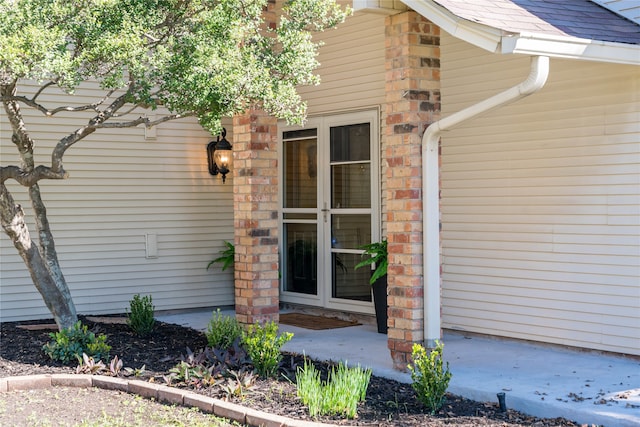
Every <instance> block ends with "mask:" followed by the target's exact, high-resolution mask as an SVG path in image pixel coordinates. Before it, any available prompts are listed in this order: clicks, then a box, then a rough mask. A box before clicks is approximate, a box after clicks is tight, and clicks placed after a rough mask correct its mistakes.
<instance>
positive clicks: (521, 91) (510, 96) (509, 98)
mask: <svg viewBox="0 0 640 427" xmlns="http://www.w3.org/2000/svg"><path fill="white" fill-rule="evenodd" d="M548 76H549V57H547V56H534V57H532V58H531V72H530V73H529V75H528V76H527V78H526V80H524V81H523V82H522V83H520V84H518V85H516V86H513V87H512V88H510V89H507V90H505V91H504V92H501V93H499V94H497V95H494V96H492V97H490V98H487V99H485V100H483V101H480V102H478V103H477V104H474V105H472V106H470V107H467V108H464V109H462V110H460V111H458V112H456V113H453V114H451V115H450V116H448V117H445V118H443V119H440V120H438V121H437V122H434V123H432V124H431V125H429V127H428V128H427V130H426V131H425V133H424V135H423V136H422V159H423V163H422V188H423V189H424V195H423V198H422V212H423V219H422V221H423V223H422V229H423V230H424V236H423V248H422V253H423V255H424V339H425V345H426V346H428V347H429V348H434V347H435V342H436V340H438V339H440V329H441V327H440V317H441V313H440V200H439V190H440V186H439V182H438V179H439V176H440V173H439V165H438V142H439V141H440V133H441V132H443V131H446V130H449V129H451V128H452V127H454V126H456V125H458V124H460V123H462V122H464V121H466V120H469V119H472V118H474V117H476V116H478V115H480V114H482V113H484V112H487V111H489V110H492V109H494V108H498V107H502V106H503V105H506V104H509V103H511V102H514V101H517V100H519V99H521V98H524V97H525V96H527V95H531V94H532V93H535V92H537V91H538V90H540V89H541V88H542V87H543V86H544V84H545V83H546V81H547V77H548Z"/></svg>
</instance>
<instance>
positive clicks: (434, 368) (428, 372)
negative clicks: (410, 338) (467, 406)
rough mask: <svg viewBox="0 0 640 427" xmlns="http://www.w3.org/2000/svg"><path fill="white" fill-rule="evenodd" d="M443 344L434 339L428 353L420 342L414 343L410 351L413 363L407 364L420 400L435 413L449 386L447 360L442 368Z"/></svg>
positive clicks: (441, 403)
mask: <svg viewBox="0 0 640 427" xmlns="http://www.w3.org/2000/svg"><path fill="white" fill-rule="evenodd" d="M443 349H444V344H442V343H441V342H440V341H436V348H434V349H433V350H432V351H431V352H430V353H429V354H428V355H427V351H426V350H425V348H424V347H423V346H421V345H420V344H414V345H413V348H412V352H411V357H412V359H413V365H409V371H411V379H412V381H413V383H412V384H411V386H412V387H413V389H414V390H415V391H416V394H417V395H418V400H420V401H421V402H422V403H423V404H424V405H425V406H426V407H427V408H429V410H430V411H431V413H435V412H436V411H437V410H438V409H440V407H442V405H443V404H444V396H445V393H446V392H447V388H448V387H449V380H451V372H449V362H447V365H446V366H447V367H446V369H444V368H443V366H444V364H443V362H442V350H443Z"/></svg>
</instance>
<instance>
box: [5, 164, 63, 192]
mask: <svg viewBox="0 0 640 427" xmlns="http://www.w3.org/2000/svg"><path fill="white" fill-rule="evenodd" d="M68 177H69V174H68V173H67V172H66V171H64V170H61V171H59V172H56V171H54V170H53V169H51V168H50V167H47V166H42V165H40V166H37V167H36V168H34V169H33V171H31V172H29V171H26V170H24V169H23V168H21V167H19V166H3V167H0V182H2V183H4V182H5V181H7V180H8V179H13V180H15V181H16V182H17V183H18V184H20V185H22V186H24V187H31V186H32V185H34V184H35V183H37V182H38V181H40V180H41V179H66V178H68Z"/></svg>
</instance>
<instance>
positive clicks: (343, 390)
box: [296, 360, 371, 418]
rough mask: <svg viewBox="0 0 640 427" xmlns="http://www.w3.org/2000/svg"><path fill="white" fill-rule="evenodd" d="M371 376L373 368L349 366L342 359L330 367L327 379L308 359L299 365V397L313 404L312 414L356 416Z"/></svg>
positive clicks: (311, 407) (308, 404) (310, 405)
mask: <svg viewBox="0 0 640 427" xmlns="http://www.w3.org/2000/svg"><path fill="white" fill-rule="evenodd" d="M370 380H371V369H362V368H360V366H359V365H358V366H357V367H356V368H349V367H348V366H347V364H346V363H344V364H343V363H340V364H339V365H338V367H337V369H336V368H335V367H334V368H332V369H331V371H329V378H328V379H327V381H326V382H323V381H321V379H320V372H319V371H318V370H317V369H316V368H315V366H314V365H313V363H311V362H308V361H307V360H305V362H304V367H302V368H300V367H299V368H298V371H297V374H296V385H297V390H298V397H300V399H301V400H302V403H303V404H305V405H306V406H307V407H308V408H309V414H310V415H311V416H312V417H315V416H317V415H343V416H346V417H347V418H355V417H356V415H357V411H358V402H363V401H364V399H365V396H366V394H367V388H368V387H369V381H370Z"/></svg>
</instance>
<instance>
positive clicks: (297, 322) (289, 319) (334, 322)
mask: <svg viewBox="0 0 640 427" xmlns="http://www.w3.org/2000/svg"><path fill="white" fill-rule="evenodd" d="M280 323H282V324H285V325H290V326H297V327H299V328H305V329H313V330H314V331H320V330H322V329H337V328H346V327H348V326H357V325H359V324H360V323H358V322H355V321H349V320H341V319H336V318H334V317H322V316H313V315H311V314H302V313H283V314H281V315H280Z"/></svg>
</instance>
